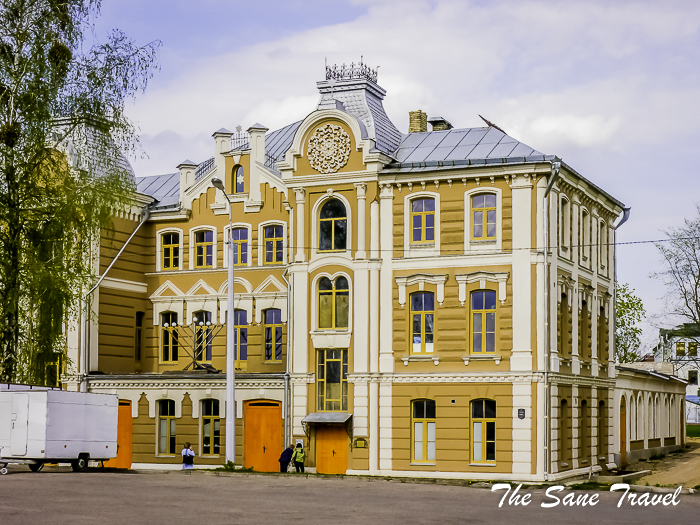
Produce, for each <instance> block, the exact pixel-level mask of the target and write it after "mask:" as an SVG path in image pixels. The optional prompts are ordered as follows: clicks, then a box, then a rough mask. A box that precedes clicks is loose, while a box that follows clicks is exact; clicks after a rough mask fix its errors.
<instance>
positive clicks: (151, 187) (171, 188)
mask: <svg viewBox="0 0 700 525" xmlns="http://www.w3.org/2000/svg"><path fill="white" fill-rule="evenodd" d="M136 189H137V191H138V192H139V193H143V194H145V195H150V196H151V197H153V198H154V199H156V200H157V201H158V204H156V205H155V206H154V209H164V208H177V206H178V205H179V203H180V173H179V172H177V173H170V174H168V175H155V176H150V177H136Z"/></svg>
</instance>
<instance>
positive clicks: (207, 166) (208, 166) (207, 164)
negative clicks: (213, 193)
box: [194, 157, 214, 181]
mask: <svg viewBox="0 0 700 525" xmlns="http://www.w3.org/2000/svg"><path fill="white" fill-rule="evenodd" d="M213 169H214V157H212V158H210V159H207V160H205V161H204V162H202V163H201V164H200V165H199V166H197V169H196V170H195V171H194V180H196V181H197V180H199V179H201V178H202V177H204V176H205V175H206V174H207V173H209V172H210V171H211V170H213Z"/></svg>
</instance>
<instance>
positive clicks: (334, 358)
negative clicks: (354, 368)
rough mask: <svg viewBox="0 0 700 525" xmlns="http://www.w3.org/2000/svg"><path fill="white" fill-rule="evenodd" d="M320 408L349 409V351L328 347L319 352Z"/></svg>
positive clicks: (329, 410) (329, 409) (318, 384)
mask: <svg viewBox="0 0 700 525" xmlns="http://www.w3.org/2000/svg"><path fill="white" fill-rule="evenodd" d="M316 388H317V390H318V391H317V395H318V410H319V411H321V412H345V411H347V409H348V351H347V349H343V350H341V349H337V348H328V349H326V350H319V352H318V382H317V385H316Z"/></svg>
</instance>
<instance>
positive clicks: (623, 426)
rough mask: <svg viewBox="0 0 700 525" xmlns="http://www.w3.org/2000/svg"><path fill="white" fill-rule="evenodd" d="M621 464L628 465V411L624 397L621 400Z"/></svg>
mask: <svg viewBox="0 0 700 525" xmlns="http://www.w3.org/2000/svg"><path fill="white" fill-rule="evenodd" d="M620 463H622V465H626V464H627V410H626V407H625V398H624V397H623V398H622V399H621V400H620ZM622 465H620V467H622Z"/></svg>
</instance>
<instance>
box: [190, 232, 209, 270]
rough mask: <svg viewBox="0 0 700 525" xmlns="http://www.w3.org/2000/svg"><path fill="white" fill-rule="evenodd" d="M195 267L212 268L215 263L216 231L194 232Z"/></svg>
mask: <svg viewBox="0 0 700 525" xmlns="http://www.w3.org/2000/svg"><path fill="white" fill-rule="evenodd" d="M194 252H195V253H194V261H195V262H194V267H195V268H211V267H212V266H213V265H214V232H213V231H212V230H202V231H198V232H194Z"/></svg>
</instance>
